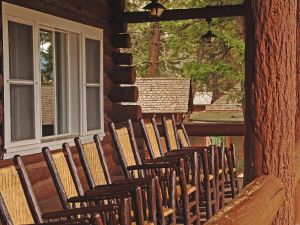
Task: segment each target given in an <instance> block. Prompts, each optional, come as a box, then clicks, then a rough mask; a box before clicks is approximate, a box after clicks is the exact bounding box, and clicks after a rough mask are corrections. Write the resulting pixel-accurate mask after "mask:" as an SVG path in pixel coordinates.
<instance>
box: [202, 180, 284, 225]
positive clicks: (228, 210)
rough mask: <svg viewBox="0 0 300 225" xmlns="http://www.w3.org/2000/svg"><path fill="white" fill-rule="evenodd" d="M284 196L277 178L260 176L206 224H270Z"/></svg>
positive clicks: (282, 188)
mask: <svg viewBox="0 0 300 225" xmlns="http://www.w3.org/2000/svg"><path fill="white" fill-rule="evenodd" d="M284 198H285V189H284V187H283V185H282V184H281V182H280V180H279V179H278V178H275V177H273V176H271V175H270V176H262V177H260V178H258V179H256V180H254V181H253V182H252V183H250V184H249V185H247V186H246V187H245V188H244V189H243V191H242V193H241V194H240V195H239V196H238V197H237V198H236V199H234V200H233V201H231V202H230V203H229V204H228V205H226V207H225V208H223V209H222V210H220V211H219V212H218V213H217V214H216V215H215V216H214V217H212V218H211V219H210V220H209V221H208V222H207V223H206V225H249V224H255V225H271V224H272V223H273V222H274V219H275V217H276V215H277V212H278V210H279V209H280V207H281V205H282V203H283V202H284Z"/></svg>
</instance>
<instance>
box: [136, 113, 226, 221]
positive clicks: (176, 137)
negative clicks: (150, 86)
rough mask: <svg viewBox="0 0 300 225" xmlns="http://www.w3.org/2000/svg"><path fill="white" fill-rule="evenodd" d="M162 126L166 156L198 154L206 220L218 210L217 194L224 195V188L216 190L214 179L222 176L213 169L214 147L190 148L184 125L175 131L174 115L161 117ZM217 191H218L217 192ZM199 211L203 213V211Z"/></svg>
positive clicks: (217, 183) (202, 203) (201, 199)
mask: <svg viewBox="0 0 300 225" xmlns="http://www.w3.org/2000/svg"><path fill="white" fill-rule="evenodd" d="M152 121H155V120H152ZM162 125H163V132H164V135H165V141H166V146H167V150H168V153H166V155H174V154H175V155H185V154H193V153H194V152H197V153H198V157H199V162H200V166H199V180H200V182H199V190H200V203H201V205H202V206H205V209H206V210H205V216H206V219H207V220H208V219H210V218H211V217H212V216H213V215H214V214H215V213H217V212H218V210H219V207H218V199H219V197H218V196H217V193H218V194H220V197H221V196H222V195H224V194H223V193H224V192H223V191H222V190H223V189H221V188H222V187H224V186H221V188H217V187H219V182H218V180H217V179H215V177H216V178H218V177H219V173H220V174H222V173H223V171H222V170H219V169H217V168H215V160H216V158H215V154H214V153H215V150H214V146H192V145H191V142H190V140H189V137H188V134H187V132H186V130H185V127H184V125H183V124H180V127H179V128H178V129H177V126H176V123H175V119H174V115H172V116H171V118H168V119H167V118H166V117H162ZM142 129H143V128H142ZM143 133H144V132H143ZM157 135H159V134H157ZM146 141H147V139H146ZM180 149H182V150H180ZM205 168H208V170H206V169H205ZM216 171H218V176H216V174H217V173H216ZM217 189H218V190H220V191H217ZM201 211H202V212H203V210H201Z"/></svg>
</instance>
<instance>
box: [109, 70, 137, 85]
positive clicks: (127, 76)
mask: <svg viewBox="0 0 300 225" xmlns="http://www.w3.org/2000/svg"><path fill="white" fill-rule="evenodd" d="M109 77H110V79H111V80H112V81H113V82H114V83H115V84H134V83H135V80H136V68H135V66H113V67H112V71H111V72H110V74H109Z"/></svg>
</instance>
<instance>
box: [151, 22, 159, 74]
mask: <svg viewBox="0 0 300 225" xmlns="http://www.w3.org/2000/svg"><path fill="white" fill-rule="evenodd" d="M152 29H153V31H152V39H151V47H150V66H149V77H157V75H158V59H159V45H160V27H159V23H153V27H152Z"/></svg>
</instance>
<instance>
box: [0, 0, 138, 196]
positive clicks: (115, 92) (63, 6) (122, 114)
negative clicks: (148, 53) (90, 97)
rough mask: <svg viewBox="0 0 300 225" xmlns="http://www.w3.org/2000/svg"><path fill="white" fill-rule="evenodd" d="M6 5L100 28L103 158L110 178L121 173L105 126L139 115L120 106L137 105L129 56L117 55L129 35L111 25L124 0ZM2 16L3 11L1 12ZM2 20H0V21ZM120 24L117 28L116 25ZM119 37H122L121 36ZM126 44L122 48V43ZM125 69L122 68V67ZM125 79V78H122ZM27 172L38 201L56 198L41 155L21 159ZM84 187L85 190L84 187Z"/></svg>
mask: <svg viewBox="0 0 300 225" xmlns="http://www.w3.org/2000/svg"><path fill="white" fill-rule="evenodd" d="M5 2H8V3H12V4H15V5H19V6H22V7H26V8H29V9H33V10H37V11H40V12H44V13H47V14H51V15H54V16H58V17H62V18H65V19H69V20H73V21H76V22H80V23H83V24H87V25H91V26H94V27H99V28H102V29H103V30H104V44H103V46H104V55H103V63H104V73H103V74H104V81H103V82H104V123H105V133H106V135H105V137H104V139H103V141H102V145H103V148H104V151H105V154H106V159H107V163H108V165H109V169H110V172H111V174H117V175H118V174H119V173H120V171H121V170H120V169H118V168H119V166H118V164H117V163H116V161H117V157H116V156H114V152H115V151H114V150H113V147H112V142H111V137H110V135H109V130H108V126H107V125H108V123H109V122H110V121H112V119H113V120H115V121H117V122H119V121H124V120H126V119H128V118H132V117H133V118H136V120H137V119H138V118H139V116H140V114H141V112H140V109H139V107H137V106H132V105H128V106H127V105H123V104H121V102H136V101H137V98H138V91H137V88H136V87H135V86H133V85H132V84H134V82H135V76H136V74H135V68H134V67H133V66H132V65H131V64H132V55H131V54H122V53H120V50H119V48H121V47H122V48H124V47H129V46H130V41H129V35H128V34H126V30H127V28H126V24H125V23H122V22H120V21H117V22H116V21H113V19H112V18H113V14H114V13H118V12H121V11H124V1H123V0H116V1H113V3H112V1H110V0H85V1H82V0H64V1H61V0H51V1H49V0H6V1H5ZM1 12H2V10H1ZM1 18H2V17H1ZM118 23H120V24H118ZM120 33H122V34H120ZM124 41H125V42H126V44H125V45H122V42H124ZM2 43H3V40H2V23H1V36H0V44H1V45H0V96H1V99H0V124H1V129H0V133H1V135H0V146H1V154H2V155H3V142H2V139H3V129H4V127H3V117H4V116H3V104H2V102H3V93H2V90H3V75H2V74H3V69H2V65H3V58H2ZM124 65H125V66H124ZM123 75H124V76H123ZM121 84H130V85H131V86H130V87H124V88H123V87H121ZM73 155H74V159H75V162H76V165H77V167H78V169H79V175H80V177H81V178H82V181H83V182H84V183H86V181H85V179H84V178H83V177H84V176H83V171H82V168H81V166H80V163H79V158H78V156H77V154H73ZM24 162H25V165H26V169H27V171H28V173H29V177H30V180H31V181H32V183H33V188H34V191H35V193H36V195H37V198H38V200H39V201H41V200H44V199H46V198H51V197H53V196H54V195H56V192H55V188H54V185H53V184H52V180H51V178H50V173H49V172H48V169H47V167H46V163H45V161H44V159H43V156H42V154H40V153H38V154H33V155H29V156H25V157H24ZM86 187H87V186H86Z"/></svg>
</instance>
